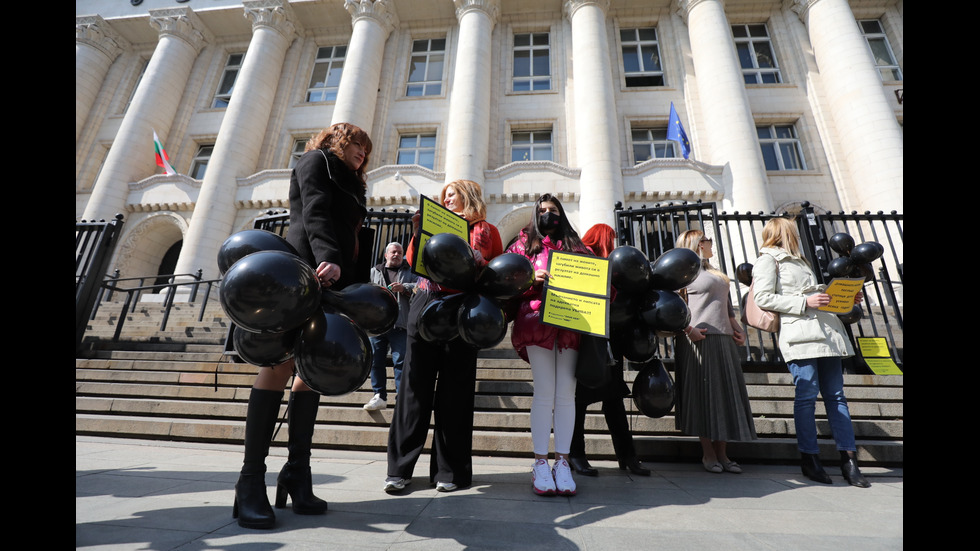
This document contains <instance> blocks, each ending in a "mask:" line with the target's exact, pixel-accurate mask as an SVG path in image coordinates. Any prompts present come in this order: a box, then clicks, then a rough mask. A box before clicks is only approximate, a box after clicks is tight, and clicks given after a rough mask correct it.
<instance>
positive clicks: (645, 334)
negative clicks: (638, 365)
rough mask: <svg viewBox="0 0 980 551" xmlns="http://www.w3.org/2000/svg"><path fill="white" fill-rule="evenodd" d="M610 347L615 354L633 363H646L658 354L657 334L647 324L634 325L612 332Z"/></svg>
mask: <svg viewBox="0 0 980 551" xmlns="http://www.w3.org/2000/svg"><path fill="white" fill-rule="evenodd" d="M609 345H610V346H611V347H612V351H613V354H614V355H616V356H617V357H618V356H622V357H624V358H626V359H627V360H629V361H631V362H646V361H649V360H650V359H651V358H653V356H654V354H656V353H657V334H656V332H655V330H654V329H653V328H652V327H650V326H649V325H647V324H645V323H640V322H639V320H638V323H634V324H633V325H631V326H628V327H623V328H622V329H619V330H617V331H612V332H611V333H610V335H609Z"/></svg>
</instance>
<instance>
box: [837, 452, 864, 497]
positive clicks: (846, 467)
mask: <svg viewBox="0 0 980 551" xmlns="http://www.w3.org/2000/svg"><path fill="white" fill-rule="evenodd" d="M840 474H842V475H844V480H846V481H847V482H848V483H849V484H850V485H851V486H857V487H858V488H870V487H871V483H870V482H868V479H866V478H864V475H863V474H861V469H858V464H857V456H856V454H855V453H854V452H845V451H841V452H840Z"/></svg>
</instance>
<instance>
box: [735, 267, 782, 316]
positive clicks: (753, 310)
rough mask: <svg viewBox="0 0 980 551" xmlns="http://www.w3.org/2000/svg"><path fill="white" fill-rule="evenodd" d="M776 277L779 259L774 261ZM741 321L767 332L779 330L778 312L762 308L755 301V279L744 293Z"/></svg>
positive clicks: (777, 275)
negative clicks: (746, 292)
mask: <svg viewBox="0 0 980 551" xmlns="http://www.w3.org/2000/svg"><path fill="white" fill-rule="evenodd" d="M776 278H777V280H778V278H779V261H776ZM742 323H744V324H746V325H750V326H752V327H755V328H756V329H759V330H761V331H766V332H767V333H778V332H779V312H773V311H772V310H763V309H762V308H759V305H758V304H756V303H755V281H753V282H752V283H751V284H750V285H749V292H748V294H746V295H745V304H744V306H743V307H742Z"/></svg>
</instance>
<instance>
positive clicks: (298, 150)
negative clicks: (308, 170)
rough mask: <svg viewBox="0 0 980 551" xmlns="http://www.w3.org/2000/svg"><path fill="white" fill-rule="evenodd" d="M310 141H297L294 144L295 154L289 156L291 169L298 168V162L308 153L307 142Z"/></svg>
mask: <svg viewBox="0 0 980 551" xmlns="http://www.w3.org/2000/svg"><path fill="white" fill-rule="evenodd" d="M308 141H309V140H306V139H303V140H296V141H294V142H293V152H292V153H290V154H289V168H293V167H294V166H296V161H298V160H299V158H300V157H302V156H303V153H306V142H308Z"/></svg>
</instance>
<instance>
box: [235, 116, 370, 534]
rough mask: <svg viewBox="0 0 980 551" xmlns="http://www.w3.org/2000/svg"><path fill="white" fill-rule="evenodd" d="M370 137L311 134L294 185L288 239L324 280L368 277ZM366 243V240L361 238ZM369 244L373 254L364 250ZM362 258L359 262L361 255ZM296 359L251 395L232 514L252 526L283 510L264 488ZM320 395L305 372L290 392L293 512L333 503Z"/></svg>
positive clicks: (279, 490)
mask: <svg viewBox="0 0 980 551" xmlns="http://www.w3.org/2000/svg"><path fill="white" fill-rule="evenodd" d="M371 148H372V144H371V138H370V137H368V135H367V133H366V132H364V131H363V130H361V129H360V128H358V127H356V126H354V125H352V124H348V123H338V124H335V125H333V126H331V127H330V128H327V129H326V130H323V131H322V132H320V133H319V134H317V135H316V136H314V137H313V138H311V139H310V141H309V142H308V143H307V145H306V153H304V154H303V156H302V157H301V158H300V159H299V161H298V162H297V163H296V166H295V168H293V174H292V177H291V178H290V183H289V209H290V213H289V232H288V234H287V235H286V240H287V241H289V243H290V244H291V245H292V246H293V247H295V248H296V250H297V252H299V254H300V256H301V257H302V258H303V259H304V260H306V262H307V263H309V264H310V265H311V266H313V267H314V268H315V269H316V274H317V278H318V279H319V281H320V285H321V286H323V287H329V288H332V289H341V288H343V287H345V286H347V285H350V284H352V283H358V282H367V281H368V272H367V270H362V269H359V267H360V266H364V267H367V266H369V265H370V259H368V258H366V257H367V256H368V255H369V253H370V246H371V241H370V240H369V239H363V240H361V239H359V238H358V234H359V233H360V230H361V223H362V221H363V220H364V217H365V214H366V213H367V209H366V207H365V195H366V189H367V186H366V184H365V182H364V172H365V168H366V167H367V164H368V158H369V156H370V154H371ZM361 241H363V243H361ZM361 245H364V248H365V249H366V251H367V252H366V253H363V254H362V253H361V252H360V249H361ZM359 257H360V261H359ZM362 272H363V273H362ZM293 371H294V366H293V360H289V361H286V362H284V363H282V364H280V365H277V366H276V367H273V368H267V367H262V368H259V373H258V375H257V376H256V379H255V384H254V385H253V386H252V391H251V393H250V395H249V399H248V413H247V417H246V420H245V461H244V464H243V465H242V472H241V475H240V476H239V479H238V483H237V484H236V485H235V505H234V509H233V513H232V514H233V516H234V517H235V518H237V519H238V524H239V525H241V526H243V527H245V528H272V527H273V525H274V524H275V520H276V516H275V513H274V512H273V510H272V506H271V505H270V504H269V497H268V494H267V492H266V487H265V470H266V467H265V458H266V456H267V455H268V454H269V445H270V443H271V441H272V435H273V430H274V429H275V424H276V419H277V418H278V416H279V406H280V404H281V402H282V396H283V388H284V387H285V386H286V383H287V382H288V381H289V378H290V377H291V376H292V375H293ZM319 404H320V395H319V394H318V393H316V392H314V391H313V390H311V389H310V387H308V386H307V385H306V383H304V382H303V381H302V380H300V379H299V378H298V377H297V378H296V379H295V380H294V381H293V385H292V389H291V392H290V395H289V407H288V409H287V411H288V422H289V444H288V447H289V459H288V460H287V462H286V464H285V465H284V466H283V468H282V471H281V472H280V473H279V478H278V479H277V485H276V507H277V508H283V507H285V506H286V497H287V495H288V496H289V497H290V498H292V502H293V512H294V513H297V514H301V515H314V514H322V513H324V512H326V510H327V502H326V501H323V500H322V499H320V498H318V497H316V496H315V495H313V482H312V478H311V474H310V448H311V447H312V442H313V429H314V427H315V424H316V414H317V408H318V407H319Z"/></svg>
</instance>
